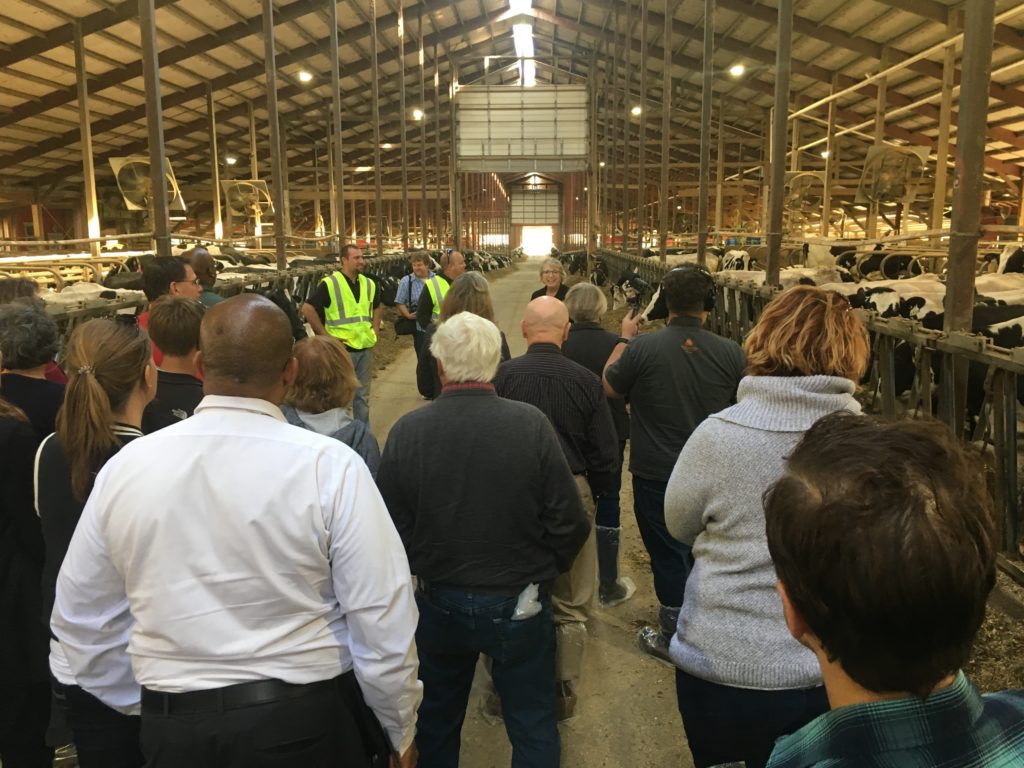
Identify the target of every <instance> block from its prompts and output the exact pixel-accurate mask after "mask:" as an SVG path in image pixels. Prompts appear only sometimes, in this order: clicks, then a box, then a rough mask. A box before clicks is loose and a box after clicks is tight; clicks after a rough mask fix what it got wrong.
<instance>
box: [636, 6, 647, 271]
mask: <svg viewBox="0 0 1024 768" xmlns="http://www.w3.org/2000/svg"><path fill="white" fill-rule="evenodd" d="M640 17H641V18H640V123H639V126H638V130H637V140H638V141H639V142H640V146H639V148H638V149H637V164H636V165H637V172H636V182H637V189H636V234H637V244H636V246H637V255H638V256H640V257H641V258H643V255H644V229H645V225H646V223H647V221H646V217H645V216H644V215H643V212H644V203H645V202H647V166H646V162H647V0H640Z"/></svg>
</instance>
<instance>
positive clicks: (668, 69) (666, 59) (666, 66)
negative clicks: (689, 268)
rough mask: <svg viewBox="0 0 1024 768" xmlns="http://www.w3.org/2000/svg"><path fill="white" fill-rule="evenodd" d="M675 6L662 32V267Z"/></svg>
mask: <svg viewBox="0 0 1024 768" xmlns="http://www.w3.org/2000/svg"><path fill="white" fill-rule="evenodd" d="M675 14H676V6H675V2H674V0H665V29H664V30H663V32H662V41H661V46H662V60H661V190H660V192H659V195H658V198H659V201H660V203H661V205H660V206H659V209H658V231H659V232H660V233H661V238H660V240H661V242H659V243H658V259H659V260H660V261H661V263H662V264H664V263H666V261H667V259H668V230H669V228H670V227H669V216H670V214H669V208H668V206H669V200H668V182H669V169H668V166H669V161H670V159H671V158H670V157H669V151H670V144H669V138H670V136H669V134H670V133H671V128H672V21H673V20H674V19H675Z"/></svg>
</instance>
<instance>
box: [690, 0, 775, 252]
mask: <svg viewBox="0 0 1024 768" xmlns="http://www.w3.org/2000/svg"><path fill="white" fill-rule="evenodd" d="M780 13H781V11H780ZM714 54H715V0H704V84H703V86H702V88H701V99H700V182H699V184H700V190H699V191H698V193H697V263H698V264H700V265H701V266H704V264H705V263H707V250H708V188H709V183H708V182H709V179H708V176H709V175H710V173H711V100H712V99H713V98H714V83H715V61H714Z"/></svg>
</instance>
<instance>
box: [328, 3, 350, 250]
mask: <svg viewBox="0 0 1024 768" xmlns="http://www.w3.org/2000/svg"><path fill="white" fill-rule="evenodd" d="M327 23H328V24H329V25H330V27H331V35H330V37H331V43H330V49H329V50H328V51H327V55H328V56H329V57H330V59H331V122H332V124H333V126H334V138H333V141H332V142H331V143H330V144H329V145H328V148H329V151H328V153H327V154H328V157H329V159H330V163H331V174H332V176H333V179H334V181H333V182H332V183H331V195H332V197H331V232H332V233H333V234H334V236H335V237H336V238H337V241H336V242H335V247H337V248H338V249H339V250H340V249H341V246H342V244H343V243H344V242H345V240H346V232H345V229H346V227H345V152H344V147H343V145H342V140H341V72H340V64H339V63H338V3H337V0H327Z"/></svg>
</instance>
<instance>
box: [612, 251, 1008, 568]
mask: <svg viewBox="0 0 1024 768" xmlns="http://www.w3.org/2000/svg"><path fill="white" fill-rule="evenodd" d="M597 256H598V258H599V259H600V261H601V264H602V265H603V269H604V270H605V274H606V275H607V280H608V281H609V282H611V283H614V282H616V281H617V280H618V279H619V278H620V277H621V276H622V275H623V274H624V273H627V272H632V273H634V274H636V275H638V276H639V277H641V278H642V279H643V280H644V281H646V282H647V283H649V284H650V285H652V286H653V285H656V284H657V283H659V282H660V280H661V279H662V277H663V276H664V275H665V273H666V272H667V270H668V267H667V266H666V265H664V264H661V263H659V262H658V261H656V260H654V259H641V258H638V257H636V256H634V255H632V254H625V253H622V252H619V251H611V250H599V251H598V252H597ZM714 279H715V285H716V291H717V301H716V303H715V308H714V310H713V311H712V313H711V315H710V317H709V320H708V325H709V327H710V329H711V330H713V331H714V332H715V333H718V334H721V335H723V336H726V337H728V338H732V339H735V340H736V341H738V342H740V343H742V340H743V338H744V337H745V336H746V334H747V333H748V332H749V331H750V329H751V328H752V327H753V326H754V324H755V323H756V322H757V319H758V317H759V316H760V314H761V311H762V310H763V309H764V307H765V305H766V304H767V303H768V302H769V301H771V299H772V298H773V297H774V296H775V295H776V294H777V293H778V292H780V290H781V289H780V288H778V287H773V286H767V285H756V284H754V283H753V282H751V281H748V280H743V279H742V278H741V277H736V276H735V275H729V276H723V275H714ZM854 311H856V312H858V313H859V314H860V316H861V318H862V319H863V320H864V324H865V326H866V327H867V329H868V331H869V333H870V334H871V348H872V354H871V365H870V369H869V370H870V373H869V374H868V376H867V377H866V378H865V380H864V381H863V382H862V389H861V392H862V395H863V397H862V398H861V399H862V402H863V403H864V405H865V407H866V409H868V410H871V411H874V412H877V413H880V414H882V415H884V416H887V417H892V418H897V417H906V418H915V417H919V416H934V417H936V418H938V419H940V420H942V421H943V422H944V423H945V424H947V425H948V426H949V427H950V428H951V429H952V430H953V431H954V432H956V433H957V434H959V435H965V436H967V437H968V439H970V440H971V441H972V442H974V443H976V444H978V445H979V448H980V451H981V452H982V454H983V456H984V457H985V460H986V465H987V467H988V470H989V477H990V483H989V484H990V489H991V491H992V495H993V498H994V500H995V503H996V508H997V510H999V517H998V519H997V520H996V526H997V529H998V532H999V539H1000V540H999V545H1000V549H1001V554H1000V557H999V564H1000V566H1001V568H1002V569H1003V570H1004V571H1005V572H1006V573H1007V574H1009V575H1010V576H1011V577H1013V578H1014V579H1015V580H1016V581H1018V582H1019V583H1021V584H1024V561H1022V556H1024V549H1022V544H1024V542H1022V534H1024V521H1022V519H1021V488H1020V472H1019V461H1020V451H1019V446H1018V441H1017V419H1018V415H1019V407H1020V406H1019V401H1020V400H1021V399H1022V396H1024V392H1020V391H1019V389H1018V388H1019V386H1020V385H1021V384H1022V383H1024V348H1017V349H1004V348H1001V347H997V346H995V345H994V344H993V343H992V340H991V339H988V338H985V337H983V336H979V335H974V334H968V333H963V332H951V333H945V332H942V331H937V330H929V329H927V328H924V327H923V326H922V325H921V324H920V323H918V322H915V321H912V320H908V319H906V318H901V317H895V318H893V317H881V316H880V315H879V314H878V313H877V312H873V311H868V310H863V309H856V310H854ZM962 382H966V386H964V385H963V384H962ZM903 393H909V396H908V397H907V399H906V401H905V402H904V401H902V400H901V399H900V395H901V394H903Z"/></svg>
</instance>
